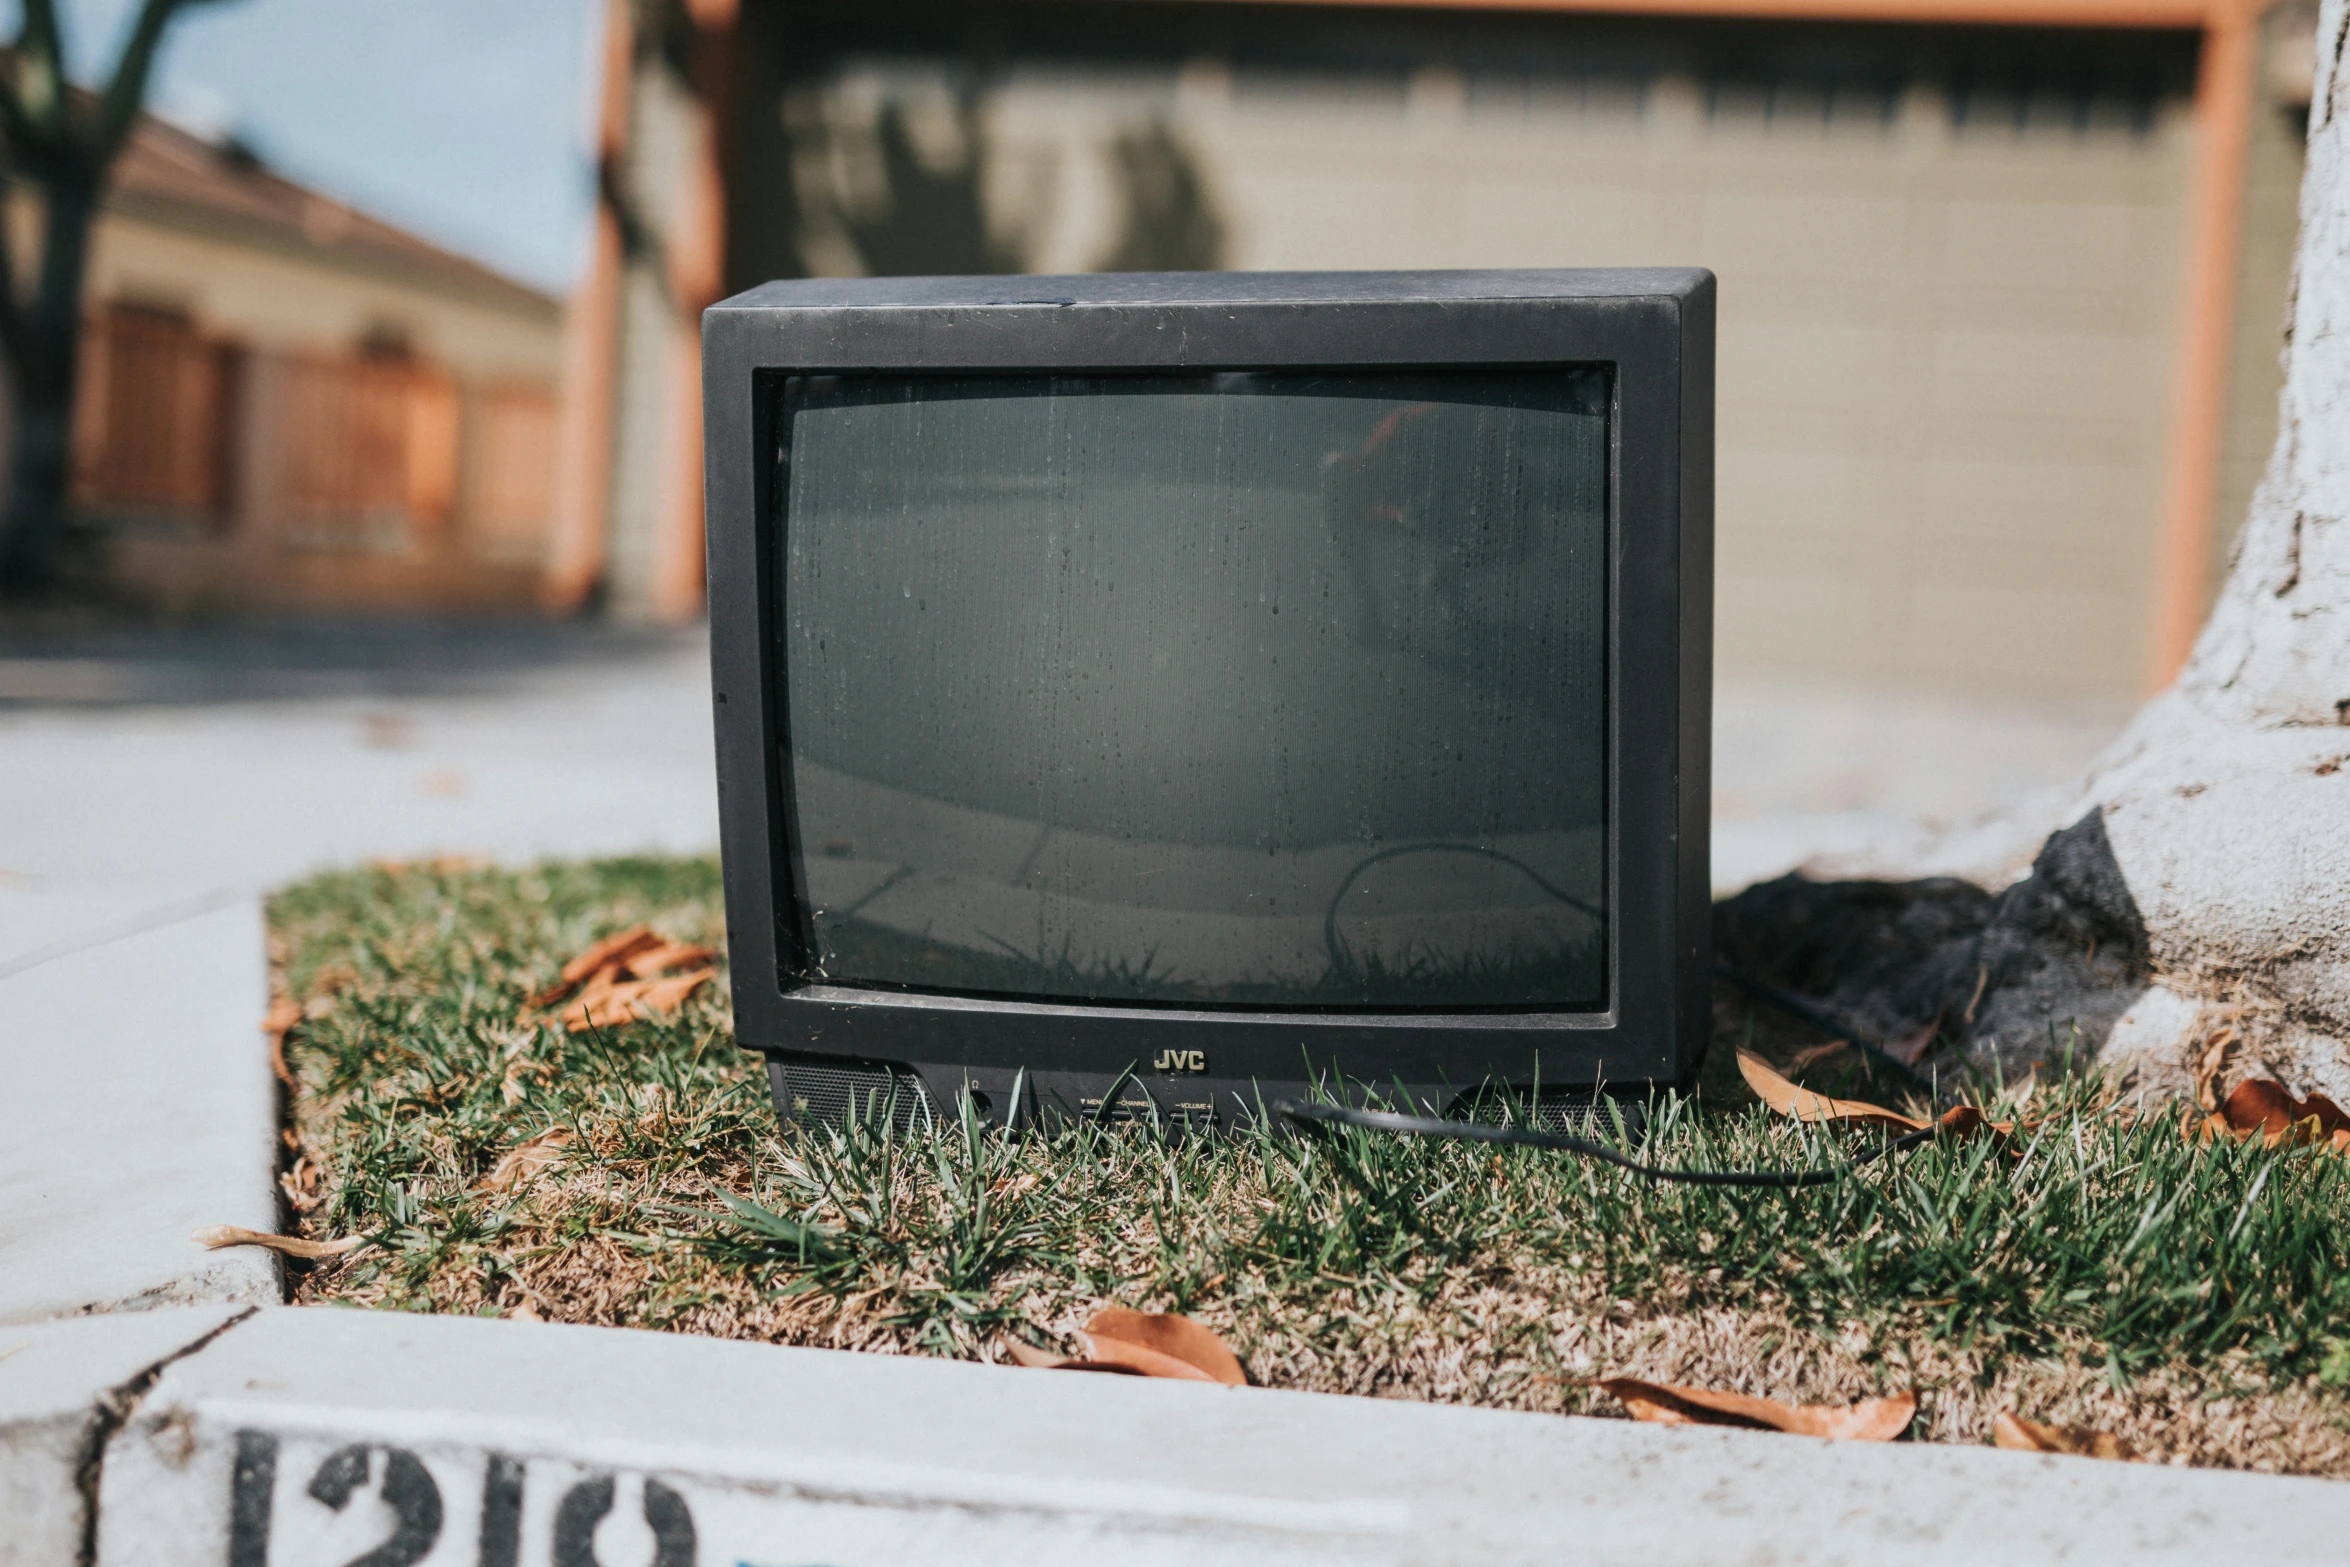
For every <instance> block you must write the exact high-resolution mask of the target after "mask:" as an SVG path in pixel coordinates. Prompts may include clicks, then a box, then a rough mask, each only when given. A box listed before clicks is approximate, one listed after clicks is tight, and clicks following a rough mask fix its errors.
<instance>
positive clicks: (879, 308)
mask: <svg viewBox="0 0 2350 1567" xmlns="http://www.w3.org/2000/svg"><path fill="white" fill-rule="evenodd" d="M1713 353H1714V279H1713V275H1712V274H1711V273H1710V272H1706V271H1704V270H1701V269H1683V268H1639V269H1622V270H1613V269H1611V270H1583V269H1576V270H1541V271H1477V272H1359V273H1126V274H1096V275H1087V276H1075V277H1040V276H1010V277H969V278H867V279H822V280H810V281H801V282H783V283H770V284H766V285H764V286H762V287H759V288H756V289H752V290H750V291H749V292H747V293H744V294H740V295H737V296H736V297H734V298H732V299H728V300H726V301H723V302H722V303H720V304H717V305H714V306H712V307H710V308H709V309H708V310H707V311H705V312H704V313H703V317H702V385H703V426H704V464H705V466H704V483H705V527H706V538H707V548H708V574H709V575H708V584H709V611H710V644H711V648H710V654H711V683H712V696H713V704H714V712H715V731H716V740H717V760H718V786H719V791H718V792H719V832H720V846H721V853H722V856H723V861H724V867H725V873H724V874H725V896H726V914H727V927H728V937H729V960H730V968H731V983H732V990H733V1002H734V1018H735V1033H736V1037H737V1039H738V1040H739V1041H740V1042H741V1043H742V1045H743V1046H744V1047H745V1048H747V1049H751V1050H754V1051H760V1052H763V1053H767V1054H769V1055H770V1057H771V1058H772V1057H776V1056H778V1055H784V1056H791V1057H799V1058H826V1059H830V1060H834V1061H837V1062H839V1063H841V1064H843V1065H857V1064H866V1063H878V1064H887V1065H889V1066H892V1067H896V1068H902V1069H910V1070H912V1071H914V1072H916V1073H917V1074H918V1075H919V1076H920V1077H921V1078H922V1079H923V1081H924V1083H925V1085H926V1088H927V1091H928V1092H929V1093H930V1094H931V1095H932V1097H933V1098H943V1097H945V1096H947V1095H950V1094H951V1093H952V1091H953V1089H954V1088H955V1087H956V1086H957V1085H958V1084H959V1085H963V1086H968V1087H970V1088H972V1089H973V1090H975V1091H976V1092H978V1093H979V1094H980V1095H981V1096H983V1098H984V1099H985V1100H986V1102H988V1103H991V1104H995V1105H998V1106H1001V1107H1002V1111H1003V1113H1010V1114H1015V1115H1016V1114H1018V1113H1020V1112H1021V1111H1022V1109H1023V1108H1024V1107H1023V1106H1021V1105H1017V1104H1011V1103H1009V1101H1008V1099H1007V1096H1008V1095H1010V1094H1011V1092H1012V1090H1013V1088H1014V1086H1015V1084H1019V1083H1025V1085H1026V1089H1027V1092H1028V1094H1029V1095H1030V1096H1032V1097H1033V1096H1036V1095H1039V1094H1042V1095H1044V1096H1046V1097H1048V1098H1049V1097H1053V1096H1054V1095H1056V1094H1057V1095H1059V1096H1060V1097H1061V1098H1063V1099H1064V1101H1068V1100H1070V1098H1071V1096H1074V1097H1075V1098H1076V1099H1082V1100H1083V1101H1084V1102H1085V1103H1087V1104H1091V1105H1107V1104H1109V1103H1110V1102H1111V1101H1112V1100H1115V1099H1117V1098H1118V1097H1119V1096H1120V1095H1122V1094H1126V1093H1128V1091H1129V1090H1128V1089H1127V1088H1126V1087H1125V1086H1122V1085H1124V1084H1129V1083H1131V1084H1132V1085H1134V1087H1135V1088H1136V1089H1139V1091H1140V1092H1141V1094H1142V1096H1143V1098H1144V1099H1145V1100H1147V1101H1148V1102H1149V1103H1151V1104H1154V1105H1156V1104H1161V1103H1164V1104H1170V1105H1172V1104H1184V1103H1188V1104H1196V1103H1199V1102H1201V1100H1202V1096H1203V1095H1205V1096H1212V1098H1213V1102H1215V1103H1216V1104H1217V1105H1218V1109H1219V1114H1225V1113H1232V1112H1245V1110H1246V1109H1247V1107H1248V1106H1249V1105H1250V1104H1251V1103H1252V1102H1253V1101H1255V1100H1257V1099H1258V1098H1260V1097H1262V1098H1270V1097H1272V1096H1273V1095H1274V1094H1275V1093H1276V1092H1289V1091H1295V1090H1297V1089H1299V1088H1302V1087H1305V1086H1306V1085H1307V1084H1308V1083H1309V1082H1313V1081H1322V1082H1324V1083H1326V1084H1330V1085H1337V1084H1343V1085H1345V1086H1347V1087H1348V1088H1350V1089H1351V1090H1353V1091H1354V1092H1355V1093H1357V1094H1358V1095H1359V1094H1361V1093H1362V1092H1365V1091H1374V1090H1376V1091H1385V1092H1386V1093H1387V1094H1388V1095H1389V1096H1390V1097H1392V1096H1393V1094H1394V1092H1395V1091H1396V1090H1397V1089H1399V1088H1400V1089H1401V1090H1403V1091H1404V1092H1406V1093H1409V1094H1410V1095H1412V1096H1413V1097H1414V1098H1415V1099H1417V1100H1419V1101H1421V1102H1422V1103H1424V1104H1430V1105H1437V1106H1439V1107H1441V1106H1442V1105H1443V1104H1445V1103H1448V1102H1449V1101H1450V1100H1451V1098H1452V1097H1453V1096H1454V1095H1456V1094H1458V1093H1459V1092H1461V1091H1464V1090H1473V1089H1475V1088H1476V1087H1477V1086H1479V1085H1480V1084H1481V1083H1483V1082H1485V1081H1487V1080H1488V1079H1490V1078H1502V1079H1506V1080H1508V1081H1510V1082H1513V1083H1520V1084H1527V1083H1532V1082H1535V1081H1539V1082H1540V1083H1541V1084H1543V1085H1545V1086H1546V1087H1564V1088H1588V1087H1590V1086H1593V1085H1598V1084H1602V1083H1605V1084H1612V1085H1618V1086H1638V1085H1644V1084H1651V1083H1682V1082H1686V1081H1687V1080H1689V1079H1690V1078H1691V1077H1692V1076H1693V1075H1694V1073H1695V1071H1696V1068H1697V1065H1698V1063H1699V1061H1700V1059H1701V1057H1702V1054H1703V1050H1704V1045H1705V1038H1706V1033H1707V1029H1708V1025H1709V1015H1710V1005H1709V998H1710V984H1711V976H1710V968H1711V949H1712V944H1711V937H1710V929H1709V916H1710V875H1709V855H1708V838H1709V812H1710V803H1711V802H1710V794H1711V768H1710V726H1711V707H1712V703H1711V695H1712V678H1713V671H1712V665H1713V659H1712V638H1713V569H1712V568H1713V391H1714V388H1713ZM1543 365H1556V366H1559V367H1561V368H1566V367H1579V366H1590V365H1605V366H1607V367H1608V368H1609V370H1610V372H1611V375H1610V384H1611V388H1612V397H1613V408H1612V417H1611V419H1610V429H1609V474H1608V513H1609V515H1608V535H1609V576H1608V624H1609V641H1608V648H1609V660H1608V705H1607V710H1608V724H1609V744H1608V759H1607V799H1608V804H1609V809H1608V818H1607V819H1608V847H1607V864H1608V871H1607V875H1608V886H1609V888H1610V894H1611V907H1610V914H1611V918H1610V921H1609V930H1608V942H1609V947H1610V951H1609V961H1608V987H1609V996H1608V1000H1607V1004H1606V1005H1605V1006H1604V1007H1603V1008H1602V1009H1600V1010H1597V1011H1590V1012H1570V1013H1559V1012H1514V1011H1505V1012H1494V1011H1478V1012H1463V1013H1449V1014H1429V1013H1425V1012H1387V1013H1374V1012H1347V1011H1314V1012H1308V1011H1300V1010H1295V1009H1281V1010H1266V1011H1250V1010H1247V1009H1245V1008H1229V1007H1219V1008H1216V1009H1213V1010H1187V1009H1181V1008H1173V1007H1162V1006H1149V1005H1134V1004H1130V1003H1125V1002H1119V1003H1106V1004H1100V1005H1088V1004H1083V1003H1071V1002H1065V1001H1030V1000H1021V999H1015V998H1005V997H1000V996H977V995H954V994H937V993H926V992H913V991H902V990H895V989H887V990H885V989H851V988H846V987H840V986H832V985H808V984H802V983H800V982H799V981H798V980H797V979H796V977H795V976H793V975H791V974H790V973H788V972H787V970H786V968H785V966H784V958H785V955H786V953H787V952H788V951H789V950H790V948H791V944H792V942H793V941H794V940H795V939H796V937H795V936H794V935H793V934H792V932H793V922H794V921H795V918H796V912H795V908H794V905H793V903H792V898H793V896H794V894H793V891H792V885H791V879H790V878H789V877H788V876H786V875H781V874H779V872H780V871H781V870H782V869H783V868H784V867H786V866H788V865H789V864H790V860H789V858H788V856H789V855H790V854H791V852H792V846H791V845H790V844H789V843H788V842H787V841H786V840H785V837H784V834H785V833H786V832H787V831H788V828H789V813H788V810H787V791H788V787H789V786H788V780H787V779H786V778H785V776H784V769H783V767H782V758H783V755H784V745H783V740H784V736H783V734H782V733H781V729H782V723H783V719H782V714H781V710H780V708H779V705H778V704H777V702H776V701H775V699H774V693H775V692H776V691H777V690H778V689H780V681H781V678H782V670H781V653H780V645H779V639H778V638H777V636H776V635H775V628H776V625H777V623H778V621H777V616H778V614H779V613H780V606H779V605H778V604H777V602H776V595H777V585H776V583H775V580H774V572H773V561H774V557H775V551H774V549H773V547H772V543H773V541H772V527H773V519H774V518H775V515H776V499H777V498H776V495H775V493H774V491H775V479H776V474H777V470H778V467H779V461H778V459H779V455H780V453H779V451H778V450H777V449H776V448H775V447H774V446H773V445H772V444H771V443H773V442H774V441H775V440H776V439H777V438H778V437H777V421H778V420H779V418H780V417H781V405H782V395H781V393H782V389H783V383H784V380H785V378H787V377H790V376H795V375H828V374H859V373H918V374H919V373H949V372H971V373H996V374H1002V373H1023V372H1030V373H1045V374H1049V373H1063V374H1088V373H1089V374H1111V373H1118V372H1137V371H1139V372H1150V371H1161V372H1178V373H1203V372H1216V371H1295V370H1315V371H1329V372H1333V373H1341V372H1345V371H1394V370H1446V371H1473V370H1478V369H1513V370H1524V369H1528V368H1534V367H1540V366H1543ZM1504 1041H1506V1045H1505V1044H1504ZM1503 1057H1507V1058H1508V1060H1509V1061H1510V1062H1511V1063H1514V1064H1511V1065H1502V1064H1498V1063H1499V1062H1500V1060H1501V1058H1503ZM1169 1061H1173V1062H1175V1063H1177V1065H1176V1067H1175V1068H1174V1069H1172V1070H1169V1071H1159V1070H1156V1069H1155V1068H1154V1063H1160V1064H1164V1063H1166V1062H1169ZM1192 1063H1201V1064H1202V1066H1203V1067H1204V1069H1199V1068H1193V1067H1192ZM1154 1084H1157V1085H1159V1086H1160V1087H1161V1088H1163V1089H1164V1090H1165V1092H1164V1093H1160V1092H1154V1090H1153V1085H1154ZM1186 1095H1188V1096H1190V1097H1189V1098H1188V1099H1187V1098H1186V1097H1185V1096H1186Z"/></svg>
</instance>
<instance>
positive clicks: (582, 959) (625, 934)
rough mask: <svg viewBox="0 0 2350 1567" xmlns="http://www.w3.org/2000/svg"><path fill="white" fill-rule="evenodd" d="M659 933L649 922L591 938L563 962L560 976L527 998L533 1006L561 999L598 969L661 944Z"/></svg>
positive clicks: (546, 1004)
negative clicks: (590, 941)
mask: <svg viewBox="0 0 2350 1567" xmlns="http://www.w3.org/2000/svg"><path fill="white" fill-rule="evenodd" d="M662 945H664V943H663V942H662V940H661V938H660V936H658V935H657V934H655V933H654V930H653V927H652V926H650V925H632V926H630V927H629V928H628V929H626V930H624V931H620V932H618V933H617V934H615V935H610V936H606V937H605V938H604V939H603V940H601V941H597V942H593V943H591V944H590V945H589V946H588V949H587V950H586V951H584V952H582V953H581V954H580V955H579V956H578V957H575V958H573V959H572V960H571V961H570V962H568V963H566V964H564V965H563V974H562V977H561V978H560V979H558V980H556V981H555V983H554V984H552V985H549V986H548V987H547V988H546V989H544V990H539V991H534V992H532V993H531V995H530V996H529V997H528V998H527V999H528V1004H529V1005H531V1006H534V1007H543V1006H549V1005H552V1004H553V1003H555V1002H557V1001H560V1000H562V999H563V998H564V997H565V996H568V995H570V994H571V993H572V991H574V990H576V989H578V988H579V986H580V985H581V983H583V982H584V981H586V980H588V979H589V978H591V977H593V976H594V975H595V973H596V972H597V971H598V970H599V969H605V968H610V967H613V966H614V965H616V964H619V963H622V962H625V961H626V960H627V959H628V958H630V957H631V956H633V955H635V954H636V953H639V952H643V951H646V950H648V949H650V948H653V947H658V946H662Z"/></svg>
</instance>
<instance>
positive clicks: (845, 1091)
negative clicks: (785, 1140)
mask: <svg viewBox="0 0 2350 1567" xmlns="http://www.w3.org/2000/svg"><path fill="white" fill-rule="evenodd" d="M767 1082H768V1086H769V1087H771V1088H772V1089H773V1090H774V1092H775V1110H776V1114H777V1115H779V1116H780V1117H782V1119H783V1122H784V1124H785V1125H786V1126H841V1125H845V1124H846V1123H847V1122H849V1121H852V1120H859V1121H869V1122H871V1123H873V1124H876V1125H878V1124H880V1123H881V1122H882V1121H884V1120H887V1121H888V1122H890V1123H891V1124H892V1125H893V1126H895V1127H896V1128H897V1130H898V1131H900V1132H910V1131H912V1130H913V1129H914V1128H915V1127H916V1126H917V1125H920V1126H925V1127H927V1126H929V1125H931V1124H932V1123H933V1119H934V1117H933V1114H932V1106H931V1103H930V1093H929V1091H928V1090H927V1089H925V1088H924V1087H923V1086H922V1079H921V1078H919V1077H916V1076H915V1075H914V1074H913V1073H911V1072H906V1071H900V1070H897V1069H896V1068H893V1067H890V1066H886V1065H884V1064H882V1063H880V1062H860V1061H834V1060H822V1059H816V1060H809V1059H796V1058H791V1057H784V1058H777V1057H774V1056H770V1057H768V1059H767Z"/></svg>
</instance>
